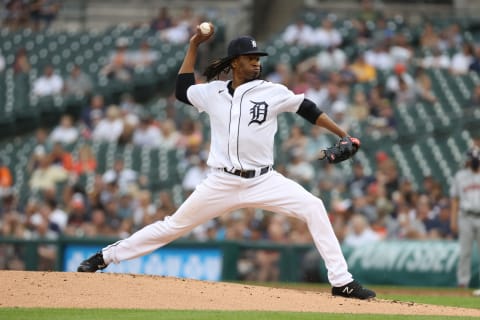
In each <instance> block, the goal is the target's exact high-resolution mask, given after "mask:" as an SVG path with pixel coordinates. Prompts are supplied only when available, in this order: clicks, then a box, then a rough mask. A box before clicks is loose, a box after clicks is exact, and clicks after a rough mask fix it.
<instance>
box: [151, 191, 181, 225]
mask: <svg viewBox="0 0 480 320" xmlns="http://www.w3.org/2000/svg"><path fill="white" fill-rule="evenodd" d="M155 203H156V207H157V213H156V215H157V217H158V219H160V220H162V219H163V218H165V217H166V216H169V215H171V214H173V213H174V212H175V211H176V210H177V206H176V205H175V203H174V201H173V198H172V194H171V193H170V192H168V191H166V190H163V191H160V192H159V193H158V198H157V200H156V201H155Z"/></svg>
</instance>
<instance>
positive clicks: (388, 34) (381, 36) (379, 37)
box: [371, 17, 395, 47]
mask: <svg viewBox="0 0 480 320" xmlns="http://www.w3.org/2000/svg"><path fill="white" fill-rule="evenodd" d="M394 35H395V30H394V29H393V27H391V25H390V24H389V23H388V22H387V20H386V19H385V18H384V17H380V18H379V19H378V20H377V21H376V22H375V29H374V30H372V35H371V37H372V42H373V43H376V44H380V43H384V44H385V45H386V46H387V47H388V45H387V44H388V43H389V42H390V41H391V39H392V38H393V36H394Z"/></svg>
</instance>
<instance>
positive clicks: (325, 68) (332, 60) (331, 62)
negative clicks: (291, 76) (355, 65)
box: [302, 46, 348, 72]
mask: <svg viewBox="0 0 480 320" xmlns="http://www.w3.org/2000/svg"><path fill="white" fill-rule="evenodd" d="M347 62H348V61H347V55H346V54H345V52H344V51H343V50H342V49H341V48H339V47H334V46H329V47H326V48H325V49H324V50H320V52H319V53H318V54H317V55H316V56H314V57H312V58H310V59H307V60H306V61H304V62H302V64H307V66H308V67H309V68H311V67H313V68H315V69H316V70H317V71H322V72H335V71H340V70H342V69H343V68H344V67H345V66H346V65H347ZM307 66H303V67H304V68H305V67H307Z"/></svg>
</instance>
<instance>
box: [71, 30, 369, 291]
mask: <svg viewBox="0 0 480 320" xmlns="http://www.w3.org/2000/svg"><path fill="white" fill-rule="evenodd" d="M212 34H213V26H212V31H211V32H210V33H209V34H206V35H205V34H202V33H201V31H200V29H199V28H197V33H196V34H195V35H193V36H192V38H191V39H190V45H189V47H188V49H187V53H186V56H185V58H184V61H183V64H182V66H181V68H180V71H179V74H178V77H177V84H176V96H177V98H178V99H179V100H180V101H183V102H185V103H187V104H190V105H192V106H193V107H195V108H196V109H198V111H200V112H206V113H208V115H209V117H210V127H211V146H210V153H209V157H208V160H207V164H208V166H209V167H210V168H211V169H212V170H211V172H210V174H209V175H208V177H207V178H206V179H205V180H204V181H203V182H202V183H201V184H200V185H199V186H198V187H197V188H196V189H195V191H194V192H193V193H192V194H191V195H190V196H189V197H188V198H187V200H186V201H185V202H184V203H183V204H182V205H181V206H180V207H179V209H178V210H177V211H176V212H175V213H174V214H173V215H172V216H170V217H166V218H165V219H164V220H163V221H157V222H155V223H153V224H151V225H148V226H146V227H145V228H143V229H141V230H139V231H138V232H136V233H134V234H133V235H131V236H130V237H129V238H127V239H124V240H121V241H118V242H116V243H114V244H112V245H110V246H107V247H106V248H103V250H102V251H101V252H99V253H97V254H95V255H93V256H92V257H90V258H89V259H87V260H85V261H83V262H82V263H81V264H80V266H79V267H78V271H80V272H95V271H97V270H99V269H103V268H105V267H106V266H107V265H108V264H109V263H112V262H113V263H119V262H120V261H123V260H126V259H133V258H135V257H139V256H141V255H145V254H147V253H150V252H152V251H153V250H155V249H157V248H159V247H162V246H164V245H166V244H167V243H169V242H171V241H173V240H175V239H177V238H178V237H180V236H182V235H184V234H186V233H187V232H189V231H191V230H192V229H193V228H194V227H196V226H197V225H199V224H202V223H204V222H206V221H208V220H210V219H213V218H215V217H218V216H220V215H222V214H226V213H229V212H231V211H233V210H236V209H240V208H261V209H264V210H268V211H273V212H277V213H281V214H285V215H288V216H293V217H296V218H298V219H301V220H303V221H305V222H306V223H307V225H308V228H309V231H310V233H311V235H312V238H313V240H314V243H315V246H316V248H317V249H318V251H319V252H320V254H321V256H322V258H323V259H324V261H325V265H326V267H327V270H328V279H329V281H330V283H331V285H332V294H333V295H339V296H345V297H349V298H358V299H369V298H373V297H375V292H373V291H372V290H369V289H366V288H363V287H362V286H361V285H360V284H359V283H358V282H357V281H355V280H354V279H353V277H352V275H351V274H350V273H349V272H348V267H347V263H346V261H345V258H344V256H343V253H342V251H341V247H340V244H339V242H338V240H337V238H336V236H335V233H334V231H333V228H332V226H331V224H330V221H329V218H328V215H327V211H326V210H325V207H324V205H323V202H322V201H321V200H320V199H318V198H316V197H315V196H313V195H312V194H310V193H309V192H307V191H306V190H305V189H304V188H303V187H301V186H300V185H299V184H298V183H296V182H294V181H292V180H290V179H287V178H285V177H284V176H283V175H281V174H280V173H278V172H276V171H275V170H273V169H272V166H273V146H274V135H275V133H276V131H277V116H278V115H279V114H280V113H282V112H296V113H298V114H299V115H301V116H302V117H304V118H305V119H307V120H308V121H310V122H311V123H313V124H315V125H318V126H322V127H324V128H326V129H328V130H329V131H331V132H333V133H335V134H336V135H338V136H339V137H342V138H343V139H341V140H340V142H339V144H338V145H339V146H341V145H348V144H350V145H352V144H355V145H356V147H357V148H358V147H359V145H360V142H359V141H358V139H355V138H351V137H349V136H348V135H347V133H346V132H344V131H343V130H342V129H341V128H340V127H339V126H338V125H337V124H336V123H334V122H333V121H332V120H331V119H330V118H329V117H328V116H327V115H326V114H325V113H323V112H322V111H320V110H319V109H318V108H317V107H316V105H315V104H314V103H313V102H311V101H309V100H307V99H305V98H304V96H303V94H299V95H295V94H294V93H293V92H291V91H290V90H289V89H287V88H286V87H285V86H283V85H280V84H274V83H271V82H268V81H264V80H260V79H259V77H260V73H261V63H260V57H261V56H266V55H267V53H265V52H262V51H260V50H259V49H258V48H257V44H256V42H255V40H254V39H253V38H251V37H249V36H244V37H239V38H237V39H234V40H232V41H231V42H230V44H229V46H228V56H227V57H225V58H223V59H218V60H216V61H214V62H212V64H211V65H210V66H209V67H207V69H206V71H205V75H206V76H207V79H208V81H209V82H208V83H204V84H195V77H194V66H195V62H196V57H197V49H198V47H199V45H200V44H201V43H202V42H204V41H206V40H208V39H209V38H210V37H211V36H212ZM225 71H232V80H231V81H220V80H214V81H210V80H212V79H215V78H218V76H219V75H220V74H221V73H223V72H225ZM329 151H330V150H326V151H323V152H320V154H321V156H320V157H321V158H324V157H328V159H329V161H330V160H332V161H335V159H336V158H337V157H336V156H335V157H332V156H331V154H330V153H329Z"/></svg>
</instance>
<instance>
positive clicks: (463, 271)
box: [450, 148, 480, 296]
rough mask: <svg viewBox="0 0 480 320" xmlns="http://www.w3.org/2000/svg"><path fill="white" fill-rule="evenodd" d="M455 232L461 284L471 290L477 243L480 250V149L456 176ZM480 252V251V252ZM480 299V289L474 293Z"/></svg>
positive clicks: (452, 189)
mask: <svg viewBox="0 0 480 320" xmlns="http://www.w3.org/2000/svg"><path fill="white" fill-rule="evenodd" d="M450 195H451V197H452V206H451V210H452V213H451V228H452V231H454V232H456V233H458V239H459V245H460V257H459V261H458V269H457V282H458V285H459V286H461V287H466V288H467V287H468V285H469V283H470V278H471V257H472V250H473V244H474V242H476V243H477V247H478V248H480V149H479V148H473V149H472V150H470V151H469V152H468V160H467V167H466V168H464V169H462V170H460V171H459V172H457V173H456V175H455V177H454V179H453V182H452V185H451V188H450ZM479 252H480V250H479ZM473 294H474V295H477V296H480V289H478V290H475V291H474V292H473Z"/></svg>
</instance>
